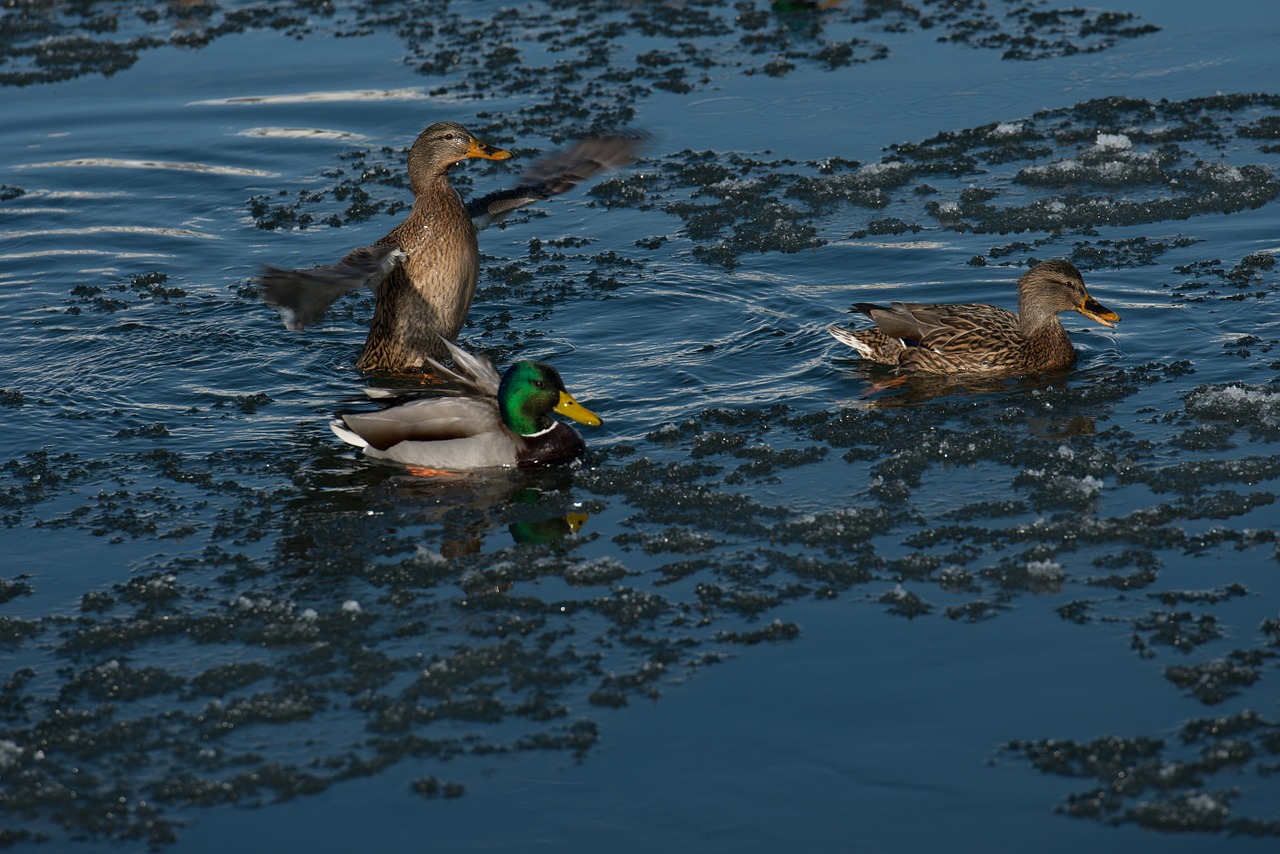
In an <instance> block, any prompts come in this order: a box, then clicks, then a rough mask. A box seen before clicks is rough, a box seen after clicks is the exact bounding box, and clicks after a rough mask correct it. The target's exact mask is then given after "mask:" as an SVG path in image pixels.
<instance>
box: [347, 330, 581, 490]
mask: <svg viewBox="0 0 1280 854" xmlns="http://www.w3.org/2000/svg"><path fill="white" fill-rule="evenodd" d="M444 347H445V348H446V349H447V350H448V352H449V355H450V356H452V358H453V363H454V367H453V369H452V370H450V369H449V368H446V367H445V366H443V365H441V364H440V363H439V362H436V361H435V360H434V359H429V360H428V364H429V365H430V366H431V368H432V369H433V370H435V371H436V373H437V374H439V375H440V377H441V378H442V379H443V380H445V381H446V382H452V383H456V384H457V385H460V386H463V387H464V388H465V389H466V392H465V393H462V394H460V395H459V396H455V397H434V396H433V397H422V396H421V395H420V394H419V395H416V396H415V395H412V394H400V395H397V394H396V393H394V392H392V393H390V394H386V393H382V392H378V393H377V394H376V396H382V397H386V398H389V400H390V402H391V405H390V406H388V407H387V408H386V409H383V410H382V411H380V412H368V413H340V414H339V415H338V416H337V417H336V418H334V419H333V420H332V421H331V422H329V426H330V428H331V429H332V430H333V432H334V433H335V434H336V435H337V436H338V438H339V439H342V440H343V441H344V442H349V443H350V444H352V445H355V446H356V447H359V448H363V449H364V453H365V456H369V457H374V458H376V459H383V460H394V461H396V462H400V463H404V464H406V465H410V466H417V467H421V468H426V469H434V470H441V471H470V470H472V469H481V468H494V467H499V466H506V467H512V466H517V467H522V468H523V467H526V466H535V465H544V464H547V463H559V462H567V461H569V460H572V459H574V458H575V457H577V456H578V455H580V454H581V453H582V452H583V451H584V450H586V445H585V443H584V442H583V441H582V437H581V436H579V435H578V432H577V431H576V430H574V429H573V428H572V427H570V426H569V425H568V424H565V423H564V422H562V421H556V420H554V419H552V418H548V417H547V416H548V415H549V414H550V413H551V412H553V411H554V412H558V413H560V414H561V415H567V416H568V417H570V418H572V419H573V420H575V421H579V422H581V423H583V424H590V425H591V426H593V427H598V426H600V419H599V418H598V417H597V416H596V415H595V414H594V413H592V412H591V411H589V410H588V409H587V408H586V407H584V406H582V405H581V404H579V403H578V402H577V401H576V400H574V399H573V397H572V396H571V395H570V394H569V392H567V391H566V390H565V387H564V381H563V380H561V379H560V374H559V373H557V371H556V369H555V368H553V367H551V366H550V365H548V364H545V363H543V362H530V361H522V362H516V363H515V364H514V365H512V366H511V367H510V368H508V369H507V372H506V373H505V374H503V375H502V379H501V380H499V379H498V372H497V370H495V369H494V367H493V364H492V363H491V362H490V361H489V360H488V359H486V358H484V357H483V356H476V355H473V354H471V353H468V352H467V351H465V350H463V349H462V348H460V347H458V346H456V345H454V344H451V343H449V342H448V341H445V342H444ZM370 394H371V395H372V394H375V393H374V392H372V391H371V392H370ZM406 398H409V399H408V400H407V402H402V401H404V400H405V399H406Z"/></svg>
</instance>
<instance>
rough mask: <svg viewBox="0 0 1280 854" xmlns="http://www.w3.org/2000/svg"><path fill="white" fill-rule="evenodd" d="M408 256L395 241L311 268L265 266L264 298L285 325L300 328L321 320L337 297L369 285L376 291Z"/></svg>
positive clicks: (262, 279) (294, 329) (261, 280)
mask: <svg viewBox="0 0 1280 854" xmlns="http://www.w3.org/2000/svg"><path fill="white" fill-rule="evenodd" d="M405 257H407V256H406V255H405V254H404V252H402V251H401V250H400V247H398V246H396V245H395V244H394V243H382V244H378V245H376V246H362V247H360V248H359V249H353V250H351V251H350V252H348V253H347V255H346V257H344V258H343V259H342V260H341V261H339V262H338V263H336V264H331V265H329V266H325V267H312V268H311V269H309V270H282V269H280V268H279V267H272V266H264V267H263V268H262V275H261V276H259V277H258V288H259V291H260V293H261V294H262V298H263V299H264V300H266V301H267V302H268V303H270V304H271V305H273V306H275V307H276V310H277V311H279V312H280V317H281V318H283V319H284V325H285V327H286V328H287V329H289V331H291V332H298V331H300V330H302V329H305V328H306V327H308V326H311V325H313V324H315V323H318V322H319V321H320V319H321V318H322V317H324V314H325V312H326V311H328V310H329V306H331V305H333V302H334V300H336V299H337V298H338V297H340V296H342V295H343V294H345V293H346V292H347V291H354V290H358V289H360V288H362V287H367V288H369V290H371V291H373V293H374V294H375V295H376V294H377V293H378V286H379V285H381V284H382V281H383V279H385V278H386V277H387V276H388V275H389V274H390V273H391V271H392V270H394V269H395V268H396V267H397V266H398V265H399V264H400V262H401V261H403V260H404V259H405Z"/></svg>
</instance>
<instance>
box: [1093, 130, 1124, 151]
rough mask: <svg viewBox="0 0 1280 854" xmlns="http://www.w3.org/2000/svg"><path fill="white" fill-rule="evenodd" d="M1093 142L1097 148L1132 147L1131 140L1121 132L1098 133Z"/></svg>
mask: <svg viewBox="0 0 1280 854" xmlns="http://www.w3.org/2000/svg"><path fill="white" fill-rule="evenodd" d="M1094 144H1095V145H1096V146H1097V147H1098V148H1114V149H1126V148H1133V142H1132V141H1131V140H1130V139H1129V137H1127V136H1125V135H1124V134H1122V133H1100V134H1098V138H1097V140H1096V141H1095V143H1094Z"/></svg>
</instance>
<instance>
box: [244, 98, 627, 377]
mask: <svg viewBox="0 0 1280 854" xmlns="http://www.w3.org/2000/svg"><path fill="white" fill-rule="evenodd" d="M641 138H642V137H641V136H639V135H634V134H632V135H627V134H618V135H614V136H606V137H589V138H587V139H584V140H582V141H581V142H579V143H578V144H577V145H576V146H575V147H574V148H572V149H570V150H568V151H566V152H560V153H557V154H553V155H551V156H549V157H547V158H545V159H543V160H541V161H539V162H538V163H537V164H535V166H534V168H533V169H532V170H531V171H530V172H529V173H527V174H526V175H525V176H524V177H523V179H522V180H521V182H520V184H519V185H518V186H516V187H513V188H511V189H508V190H500V191H498V192H496V193H490V194H489V195H487V196H483V197H481V198H479V199H475V200H473V201H472V202H470V203H469V204H466V205H464V204H463V203H462V199H461V198H460V197H459V196H458V193H457V191H456V190H454V189H453V187H451V186H450V185H449V176H448V173H449V167H451V166H452V165H453V164H455V163H458V162H459V161H461V160H465V159H467V158H468V157H479V158H483V159H486V160H506V159H507V158H508V157H510V156H511V153H510V152H508V151H504V150H503V149H501V148H495V147H493V146H492V145H489V144H488V143H485V142H481V141H480V140H479V139H477V138H476V137H475V136H473V135H472V134H471V132H470V131H468V130H467V129H466V128H464V127H463V126H462V125H460V124H457V123H456V122H437V123H436V124H433V125H431V126H430V127H428V128H427V129H426V130H424V131H423V132H422V133H421V134H420V135H419V136H418V138H417V140H415V141H414V143H413V147H412V148H410V149H409V186H410V188H411V189H412V190H413V211H412V212H411V213H410V214H409V216H408V218H407V219H405V221H404V222H402V223H400V225H398V226H396V227H395V228H394V229H392V230H391V232H390V233H389V234H387V236H386V237H383V238H382V239H381V240H379V241H378V242H377V243H375V244H373V245H372V246H364V247H361V248H359V249H355V250H352V251H351V252H350V253H348V254H347V255H346V257H344V258H343V259H342V260H341V261H339V262H338V263H337V264H334V265H331V266H323V267H313V268H311V269H309V270H282V269H279V268H277V267H270V266H267V267H265V268H264V270H263V273H262V276H261V280H260V281H261V289H262V295H263V298H264V299H265V300H266V301H267V302H269V303H271V304H272V305H274V306H276V307H277V308H278V309H279V310H280V313H281V315H282V316H283V317H284V321H285V325H286V326H287V327H288V328H289V329H291V330H294V331H297V330H299V329H302V328H304V327H306V326H309V325H311V324H313V323H316V322H317V321H319V320H320V318H321V317H323V316H324V313H325V312H326V311H327V310H328V309H329V306H330V305H332V304H333V301H334V300H336V299H337V298H338V297H340V296H341V295H342V294H344V293H346V292H347V291H351V290H356V289H358V288H360V287H362V286H368V287H369V289H370V290H372V291H373V292H374V295H375V296H376V297H377V304H376V307H375V308H374V313H373V320H372V321H371V322H370V324H369V336H368V338H367V339H366V340H365V344H364V350H363V351H361V353H360V358H359V360H358V361H357V362H356V366H357V367H358V368H360V369H361V370H365V371H387V372H393V373H406V372H410V371H418V370H421V369H422V367H423V365H425V364H426V363H427V360H428V358H431V357H440V356H442V355H443V353H444V351H443V350H442V349H441V345H440V343H439V342H440V341H441V339H442V338H443V339H449V340H452V339H453V338H456V337H457V335H458V332H459V331H460V330H461V329H462V325H463V323H464V322H465V321H466V319H467V311H468V310H469V309H470V308H471V298H472V296H473V295H474V294H475V289H476V279H477V276H478V274H479V269H480V251H479V247H478V245H477V242H476V222H473V220H476V221H477V222H478V223H479V224H480V227H484V226H485V225H488V224H489V223H490V222H493V221H494V220H496V219H499V218H501V217H502V216H504V215H505V214H507V213H510V212H511V211H513V210H515V209H517V208H520V207H524V206H525V205H530V204H533V203H534V202H536V201H539V200H540V199H547V198H550V197H551V196H554V195H558V194H560V193H564V192H566V191H568V190H569V189H571V188H572V187H574V186H576V185H577V184H578V183H580V182H581V181H583V180H586V179H587V178H589V177H590V176H592V175H594V174H595V173H597V172H599V171H601V170H603V169H610V168H614V167H616V166H620V165H624V164H626V163H630V162H632V161H633V160H634V159H635V157H634V151H635V148H636V145H637V143H638V142H639V140H640V139H641Z"/></svg>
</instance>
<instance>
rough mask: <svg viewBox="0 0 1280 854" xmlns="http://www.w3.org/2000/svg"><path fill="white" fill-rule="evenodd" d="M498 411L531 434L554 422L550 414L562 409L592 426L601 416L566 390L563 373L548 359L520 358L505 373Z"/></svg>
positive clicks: (518, 429) (516, 427) (504, 419)
mask: <svg viewBox="0 0 1280 854" xmlns="http://www.w3.org/2000/svg"><path fill="white" fill-rule="evenodd" d="M498 411H499V412H500V413H501V414H502V423H503V424H506V425H507V426H508V427H510V428H511V429H512V430H514V431H515V432H516V433H519V434H520V435H522V436H531V435H533V434H534V433H539V432H541V431H543V430H546V429H547V428H548V427H550V426H551V424H552V422H551V419H550V418H548V417H547V415H548V414H549V413H551V412H553V411H554V412H558V413H560V414H561V415H565V416H567V417H569V418H572V419H573V420H574V421H579V422H581V423H583V424H589V425H590V426H592V427H599V426H600V423H601V422H600V419H599V417H597V416H596V414H595V413H593V412H592V411H591V410H589V409H587V408H586V407H585V406H583V405H582V404H580V403H578V401H576V400H574V399H573V396H572V395H570V394H569V392H568V391H566V390H565V387H564V381H563V380H561V379H560V373H559V372H558V371H556V369H555V368H553V367H551V366H550V365H548V364H546V363H545V362H530V361H522V362H516V363H515V364H514V365H512V366H511V367H510V368H507V372H506V373H505V374H503V375H502V382H501V383H500V384H499V385H498Z"/></svg>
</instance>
